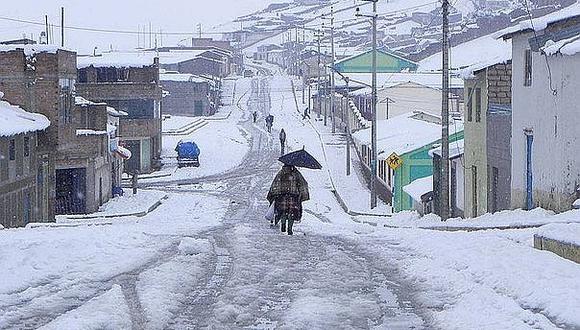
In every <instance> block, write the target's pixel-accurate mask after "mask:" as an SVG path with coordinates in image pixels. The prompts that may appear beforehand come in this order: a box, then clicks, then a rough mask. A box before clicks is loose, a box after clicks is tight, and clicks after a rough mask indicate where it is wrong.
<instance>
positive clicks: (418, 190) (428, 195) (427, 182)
mask: <svg viewBox="0 0 580 330" xmlns="http://www.w3.org/2000/svg"><path fill="white" fill-rule="evenodd" d="M403 191H404V192H405V193H406V194H407V195H409V197H411V198H412V200H413V205H412V210H414V211H417V212H418V213H419V214H420V215H425V214H429V213H433V175H430V176H426V177H424V178H420V179H417V180H415V181H413V182H411V183H409V184H408V185H406V186H404V187H403Z"/></svg>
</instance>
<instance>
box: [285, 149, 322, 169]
mask: <svg viewBox="0 0 580 330" xmlns="http://www.w3.org/2000/svg"><path fill="white" fill-rule="evenodd" d="M278 160H279V161H281V162H282V163H284V164H285V165H291V166H296V167H304V168H310V169H313V170H319V169H321V168H322V165H320V163H319V162H318V161H317V160H316V158H314V157H312V155H311V154H309V153H308V152H307V151H306V150H304V148H302V149H301V150H298V151H293V152H291V153H287V154H285V155H284V156H282V157H280V158H278Z"/></svg>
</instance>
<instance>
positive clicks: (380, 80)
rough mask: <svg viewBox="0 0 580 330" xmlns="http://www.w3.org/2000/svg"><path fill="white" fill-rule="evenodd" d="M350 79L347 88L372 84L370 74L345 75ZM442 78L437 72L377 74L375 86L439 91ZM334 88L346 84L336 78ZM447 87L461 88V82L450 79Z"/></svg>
mask: <svg viewBox="0 0 580 330" xmlns="http://www.w3.org/2000/svg"><path fill="white" fill-rule="evenodd" d="M344 76H347V77H348V78H349V79H350V82H349V86H351V87H354V86H366V87H368V86H369V85H370V84H371V83H372V75H371V74H370V73H345V74H344ZM442 79H443V76H442V74H441V73H437V72H422V73H418V72H397V73H378V74H377V86H378V87H379V88H381V87H392V86H396V85H399V84H401V83H408V82H413V83H417V84H419V85H423V86H427V87H431V88H437V89H441V84H442ZM335 80H336V86H338V87H344V86H346V83H345V82H344V80H343V79H341V77H339V76H337V77H336V79H335ZM449 87H451V88H463V80H462V79H460V78H456V77H451V78H450V80H449Z"/></svg>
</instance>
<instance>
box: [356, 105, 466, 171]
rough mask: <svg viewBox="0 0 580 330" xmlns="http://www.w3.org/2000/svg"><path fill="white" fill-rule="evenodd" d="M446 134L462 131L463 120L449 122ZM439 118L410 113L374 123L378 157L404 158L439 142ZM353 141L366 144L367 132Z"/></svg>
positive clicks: (369, 136)
mask: <svg viewBox="0 0 580 330" xmlns="http://www.w3.org/2000/svg"><path fill="white" fill-rule="evenodd" d="M450 120H451V121H452V122H451V123H450V125H449V134H455V133H457V132H461V131H463V121H461V120H457V119H450ZM440 122H441V119H440V118H439V117H437V116H435V115H432V114H426V113H423V112H410V113H406V114H403V115H400V116H396V117H393V118H390V119H387V120H379V121H378V122H377V148H378V150H377V151H378V158H379V159H380V160H384V159H386V158H388V157H389V156H390V155H391V154H392V153H393V152H395V153H397V154H398V155H404V154H406V153H408V152H411V151H413V150H416V149H419V148H421V147H424V146H426V145H428V144H430V143H434V142H436V141H438V140H440V139H441V124H440ZM353 136H354V139H355V140H356V141H357V142H358V143H361V144H366V145H369V144H370V140H371V132H370V129H368V128H367V129H364V130H360V131H358V132H356V133H355V134H354V135H353Z"/></svg>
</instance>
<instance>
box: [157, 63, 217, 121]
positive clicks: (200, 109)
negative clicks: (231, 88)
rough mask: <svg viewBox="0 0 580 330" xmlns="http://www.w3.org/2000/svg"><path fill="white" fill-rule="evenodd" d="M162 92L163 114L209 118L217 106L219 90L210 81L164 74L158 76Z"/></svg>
mask: <svg viewBox="0 0 580 330" xmlns="http://www.w3.org/2000/svg"><path fill="white" fill-rule="evenodd" d="M160 81H161V85H162V86H163V90H165V91H167V92H169V94H168V95H167V96H165V97H164V98H163V112H164V113H165V114H170V115H181V116H211V115H213V114H214V113H215V112H216V110H217V107H218V106H219V90H218V89H217V87H216V84H215V82H214V81H213V80H211V79H206V78H202V77H199V76H195V75H192V74H184V73H164V74H161V75H160Z"/></svg>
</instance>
